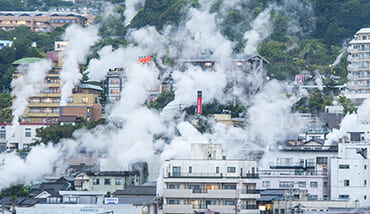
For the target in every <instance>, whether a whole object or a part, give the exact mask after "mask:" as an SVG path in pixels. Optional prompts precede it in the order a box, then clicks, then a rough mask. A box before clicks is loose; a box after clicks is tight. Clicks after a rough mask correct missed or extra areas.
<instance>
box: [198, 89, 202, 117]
mask: <svg viewBox="0 0 370 214" xmlns="http://www.w3.org/2000/svg"><path fill="white" fill-rule="evenodd" d="M201 113H202V91H198V92H197V114H201Z"/></svg>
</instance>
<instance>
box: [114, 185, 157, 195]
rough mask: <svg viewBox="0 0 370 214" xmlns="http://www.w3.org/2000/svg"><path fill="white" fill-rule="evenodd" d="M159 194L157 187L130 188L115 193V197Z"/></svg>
mask: <svg viewBox="0 0 370 214" xmlns="http://www.w3.org/2000/svg"><path fill="white" fill-rule="evenodd" d="M156 193H157V187H155V186H136V187H128V188H126V189H124V190H117V191H115V192H114V193H113V195H117V196H118V195H131V196H132V195H138V196H144V195H150V196H155V195H156Z"/></svg>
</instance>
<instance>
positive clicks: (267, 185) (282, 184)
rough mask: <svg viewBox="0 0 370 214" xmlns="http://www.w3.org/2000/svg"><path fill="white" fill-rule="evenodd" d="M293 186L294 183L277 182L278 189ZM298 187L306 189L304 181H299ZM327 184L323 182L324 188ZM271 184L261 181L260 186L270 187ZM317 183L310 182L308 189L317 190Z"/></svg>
mask: <svg viewBox="0 0 370 214" xmlns="http://www.w3.org/2000/svg"><path fill="white" fill-rule="evenodd" d="M294 184H296V183H295V182H294V181H280V182H279V187H294ZM297 184H298V187H301V188H304V187H306V181H299V182H298V183H297ZM327 184H328V183H327V182H324V187H326V186H327ZM270 185H271V182H270V181H262V186H263V187H270ZM318 185H319V183H318V182H317V181H311V182H310V187H311V188H317V187H318Z"/></svg>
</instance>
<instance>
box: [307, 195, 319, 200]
mask: <svg viewBox="0 0 370 214" xmlns="http://www.w3.org/2000/svg"><path fill="white" fill-rule="evenodd" d="M317 199H318V197H317V195H310V196H309V198H308V200H314V201H317Z"/></svg>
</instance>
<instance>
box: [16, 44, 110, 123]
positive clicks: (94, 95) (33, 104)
mask: <svg viewBox="0 0 370 214" xmlns="http://www.w3.org/2000/svg"><path fill="white" fill-rule="evenodd" d="M59 45H61V46H63V45H65V44H64V43H62V44H59ZM60 48H62V47H60ZM47 58H48V59H49V60H51V61H52V62H53V65H54V66H53V68H52V69H51V70H50V71H49V72H48V73H47V74H46V76H45V87H44V88H42V89H41V91H40V93H38V94H37V95H35V96H33V97H31V98H30V99H29V103H28V106H27V108H26V110H25V111H24V114H23V116H22V118H21V122H23V123H48V124H53V123H58V121H59V119H60V117H61V116H76V117H84V118H86V119H87V120H88V121H89V120H98V119H100V118H101V117H102V106H101V104H100V97H101V93H102V91H103V89H102V88H101V87H100V86H96V85H91V84H79V85H77V86H76V87H75V88H74V89H73V91H72V96H71V97H70V98H69V101H68V103H67V106H60V97H61V91H60V87H61V84H60V70H61V66H62V57H61V55H60V52H48V53H47ZM39 60H41V58H23V59H20V60H17V61H15V62H14V63H13V64H14V65H22V66H27V65H28V64H30V63H33V62H36V61H39ZM20 75H23V72H21V71H19V70H16V71H15V72H14V74H13V79H16V78H18V77H19V76H20Z"/></svg>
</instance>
